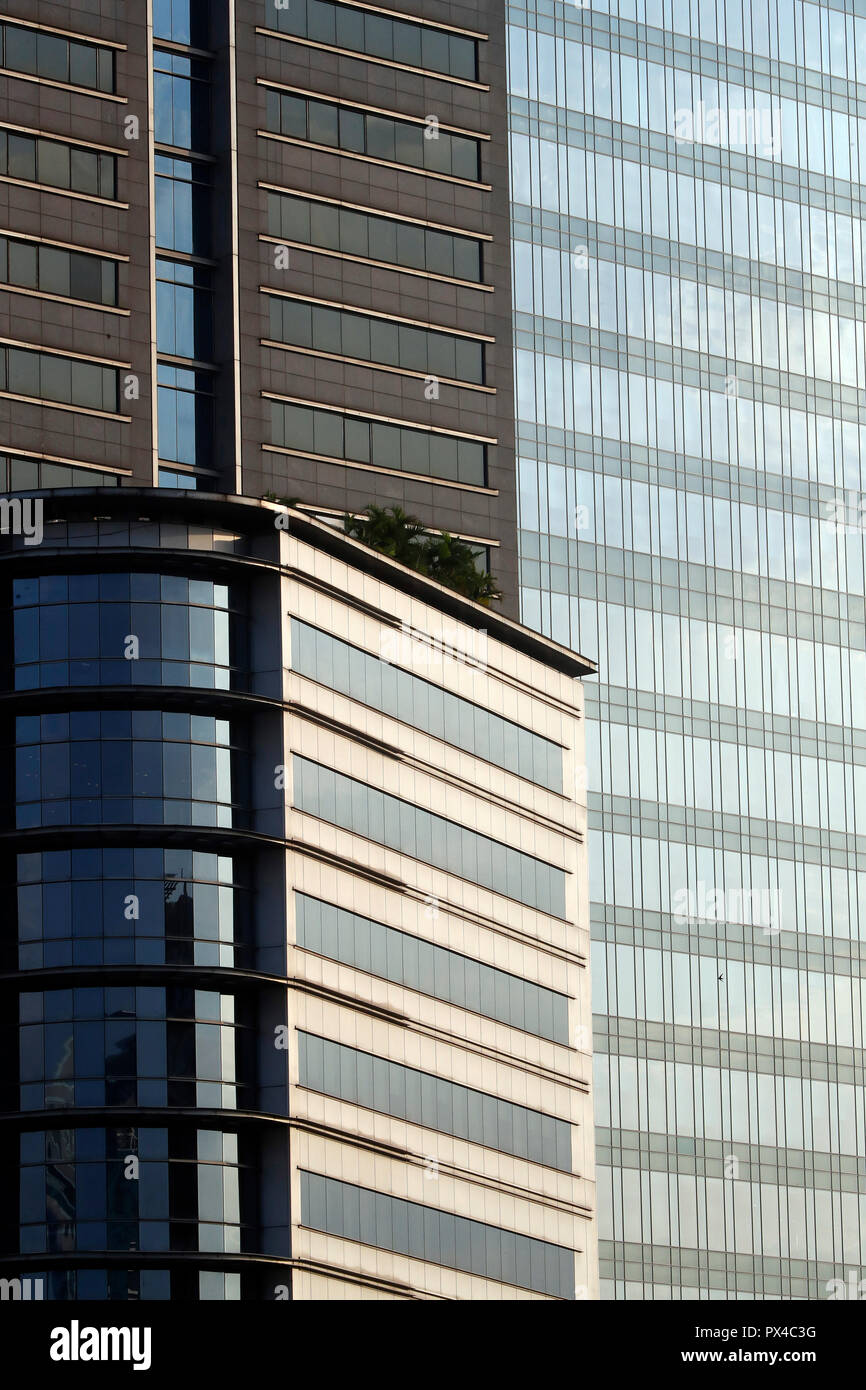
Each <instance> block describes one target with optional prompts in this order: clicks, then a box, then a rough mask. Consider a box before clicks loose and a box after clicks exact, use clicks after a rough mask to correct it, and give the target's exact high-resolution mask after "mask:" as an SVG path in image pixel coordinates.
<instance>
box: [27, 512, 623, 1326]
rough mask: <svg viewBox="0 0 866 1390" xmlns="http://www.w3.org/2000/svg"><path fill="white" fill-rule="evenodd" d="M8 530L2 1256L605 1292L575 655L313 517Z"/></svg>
mask: <svg viewBox="0 0 866 1390" xmlns="http://www.w3.org/2000/svg"><path fill="white" fill-rule="evenodd" d="M44 507H45V534H44V538H43V541H42V544H41V545H39V546H35V545H30V546H28V544H27V542H26V538H23V537H20V536H14V537H13V536H8V537H6V538H3V540H2V546H3V549H2V555H0V574H2V580H0V582H2V591H3V613H4V615H5V616H4V623H5V625H6V628H7V630H8V632H9V642H8V643H7V644H6V646H5V649H6V651H7V652H10V653H12V656H11V658H10V657H7V659H6V661H5V662H4V683H3V692H4V693H3V697H2V703H3V722H4V736H3V740H2V746H3V749H4V753H3V784H4V793H3V804H4V814H3V823H2V829H0V846H2V851H0V852H2V859H3V879H4V882H5V883H7V884H15V883H16V882H17V885H18V887H17V898H16V895H15V894H14V893H13V894H11V895H10V896H11V898H12V900H13V901H12V902H10V911H9V912H8V913H7V916H6V918H5V922H6V925H5V927H4V932H3V937H2V956H3V960H2V967H0V969H2V975H3V986H2V990H3V996H4V1004H3V1024H2V1033H3V1038H2V1058H3V1062H2V1071H0V1087H2V1108H3V1110H4V1112H6V1121H5V1123H4V1125H3V1131H2V1156H0V1166H2V1169H3V1182H2V1194H3V1195H2V1199H0V1208H2V1216H0V1231H2V1256H0V1272H2V1275H3V1277H4V1278H7V1279H19V1280H22V1281H30V1283H29V1284H28V1285H26V1287H28V1288H29V1289H31V1290H33V1289H38V1290H39V1293H38V1294H37V1293H31V1295H30V1296H31V1297H37V1296H38V1297H44V1298H53V1299H64V1300H65V1299H104V1298H111V1299H119V1300H123V1299H168V1298H180V1299H207V1300H213V1299H217V1300H221V1299H227V1300H228V1299H231V1300H234V1299H268V1300H270V1299H276V1300H283V1299H288V1298H292V1299H311V1298H315V1299H344V1298H351V1299H358V1298H397V1299H400V1298H433V1299H437V1298H438V1299H442V1298H445V1299H457V1298H461V1299H466V1298H469V1299H484V1300H490V1299H502V1298H508V1299H511V1298H533V1297H541V1298H545V1297H546V1298H559V1299H575V1298H581V1299H582V1298H594V1297H596V1296H597V1286H596V1275H595V1270H596V1253H595V1198H594V1178H593V1166H594V1147H593V1125H592V1100H591V1095H590V1069H591V1057H590V1050H589V1037H590V996H589V984H588V953H589V934H588V930H587V924H586V914H587V880H586V850H585V805H584V804H583V802H582V801H581V799H580V795H579V793H578V792H577V788H578V787H579V778H578V777H577V776H576V772H575V769H576V768H579V767H580V766H581V765H582V762H583V723H582V695H581V685H580V682H579V680H578V677H579V676H580V675H581V674H584V673H586V672H587V671H588V670H590V669H591V668H590V666H589V664H588V663H585V662H582V661H581V660H580V659H579V658H576V657H574V656H573V655H572V654H571V653H570V652H568V651H565V650H562V649H559V648H556V647H555V646H554V645H553V644H552V643H549V642H548V641H547V640H546V639H544V638H542V637H540V636H536V635H535V634H533V633H530V632H528V631H527V630H526V629H524V628H521V627H519V626H518V625H517V624H515V623H513V622H511V621H510V620H509V619H507V618H504V617H500V616H498V615H494V614H492V613H489V612H488V611H487V610H485V609H483V608H481V607H479V605H477V604H474V603H472V602H470V601H468V600H466V599H463V598H461V597H459V596H458V595H456V594H453V593H449V592H448V591H446V590H443V589H441V588H440V587H439V586H438V585H437V584H435V583H434V582H433V581H431V580H429V579H425V578H422V577H420V576H418V575H415V574H413V573H412V572H411V571H409V570H407V569H405V568H404V567H403V566H401V565H398V564H396V563H394V562H393V561H391V560H388V559H386V558H384V557H382V556H379V555H378V554H376V552H374V551H372V550H370V549H368V548H367V547H365V546H362V545H361V544H359V543H358V542H356V541H350V540H348V539H347V538H346V537H345V536H342V535H340V534H339V533H336V532H335V531H334V530H333V528H332V527H330V526H328V525H325V524H323V523H321V522H317V521H314V520H311V519H309V518H308V517H305V516H304V514H302V513H300V512H298V511H294V510H287V509H285V508H283V509H278V508H275V507H274V506H273V505H271V504H268V503H262V502H257V501H255V500H252V499H245V498H239V497H236V498H232V499H226V498H218V497H213V496H211V495H209V494H205V493H203V492H201V491H197V492H188V493H185V494H183V495H178V494H175V493H173V492H172V491H171V490H168V489H137V488H110V489H100V490H98V491H97V492H90V491H89V490H87V489H83V488H80V489H68V490H65V491H59V492H55V493H54V494H50V495H48V496H47V497H46V498H45V499H44Z"/></svg>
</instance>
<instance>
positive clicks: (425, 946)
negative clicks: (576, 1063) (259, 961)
mask: <svg viewBox="0 0 866 1390" xmlns="http://www.w3.org/2000/svg"><path fill="white" fill-rule="evenodd" d="M295 918H296V939H297V943H298V945H299V946H301V947H303V949H304V950H306V951H314V952H315V953H316V954H317V955H321V956H327V957H328V959H329V960H339V961H342V962H343V963H344V964H345V965H351V966H352V967H353V968H354V969H356V970H363V971H365V972H366V973H367V974H370V975H380V976H381V977H382V978H383V979H385V980H391V981H393V983H394V984H397V985H404V986H405V987H406V988H407V989H413V990H417V991H418V992H419V993H421V994H429V995H431V996H432V997H433V998H434V999H443V1000H445V1001H446V1002H447V1003H449V1004H455V1005H456V1006H457V1007H458V1008H460V1009H468V1010H470V1012H472V1013H477V1014H483V1015H484V1017H485V1018H494V1019H496V1020H497V1022H499V1023H505V1024H507V1025H508V1027H509V1028H520V1029H521V1030H522V1031H523V1032H525V1033H534V1034H535V1035H536V1036H537V1037H540V1038H548V1039H550V1041H551V1042H559V1043H565V1044H567V1043H568V1041H569V1031H568V999H567V998H566V996H565V995H564V994H557V993H556V992H555V991H554V990H552V989H546V988H545V987H544V986H543V985H537V984H534V983H533V982H532V981H531V980H522V979H520V977H519V976H517V975H510V974H508V972H507V971H505V970H497V969H495V968H494V967H493V966H492V965H485V964H484V963H483V962H482V961H479V960H474V959H473V958H472V957H471V956H463V955H460V953H459V952H458V951H449V950H447V949H446V948H445V947H444V946H434V945H433V944H432V943H431V942H429V941H424V940H423V939H422V938H421V937H417V936H412V935H410V934H409V933H407V932H402V931H398V930H397V929H396V927H387V926H385V924H384V923H383V922H374V921H373V920H372V919H371V918H370V917H361V916H359V915H358V913H356V912H349V911H348V910H347V909H346V908H343V907H335V906H334V905H333V903H326V902H322V901H321V899H319V898H311V897H309V896H308V895H307V894H305V893H295Z"/></svg>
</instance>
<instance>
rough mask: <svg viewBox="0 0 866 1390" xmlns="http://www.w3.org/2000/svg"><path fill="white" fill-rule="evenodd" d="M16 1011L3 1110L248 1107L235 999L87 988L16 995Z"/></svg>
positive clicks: (245, 1055) (239, 1005)
mask: <svg viewBox="0 0 866 1390" xmlns="http://www.w3.org/2000/svg"><path fill="white" fill-rule="evenodd" d="M18 1009H19V1026H18V1030H17V1038H15V1037H12V1038H8V1037H7V1039H6V1047H7V1048H8V1056H9V1058H10V1059H11V1058H14V1057H15V1056H16V1054H17V1057H18V1074H19V1078H20V1087H19V1095H18V1097H17V1098H16V1097H15V1096H14V1095H7V1096H6V1097H5V1100H6V1101H7V1102H8V1105H7V1108H9V1109H12V1110H15V1109H20V1110H52V1109H56V1108H60V1107H62V1106H84V1107H89V1106H94V1105H97V1106H100V1107H102V1106H105V1107H108V1108H111V1107H115V1106H129V1105H160V1106H165V1105H168V1106H199V1107H210V1106H213V1107H215V1108H217V1109H222V1110H234V1109H237V1108H238V1107H240V1108H241V1109H251V1108H252V1107H251V1106H250V1104H249V1098H250V1087H251V1085H252V1082H253V1077H254V1062H253V1055H252V1048H251V1044H250V1034H249V1029H250V1024H251V1021H252V1018H251V1013H250V1009H249V1007H248V1006H247V1002H246V1000H244V999H239V998H238V997H237V996H236V995H235V994H233V993H232V994H227V993H218V992H217V991H216V990H203V989H193V988H191V987H189V986H185V985H168V986H160V985H137V986H134V985H113V986H105V987H100V986H95V987H93V986H88V987H82V988H80V989H57V990H44V991H30V992H27V993H22V994H19V996H18ZM4 1031H6V1030H4ZM9 1069H10V1068H9V1066H8V1064H7V1074H8V1071H9Z"/></svg>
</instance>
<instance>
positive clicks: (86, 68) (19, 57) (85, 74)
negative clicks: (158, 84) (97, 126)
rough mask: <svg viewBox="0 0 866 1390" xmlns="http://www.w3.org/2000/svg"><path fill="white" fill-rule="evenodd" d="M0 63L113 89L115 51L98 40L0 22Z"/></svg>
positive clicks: (80, 84)
mask: <svg viewBox="0 0 866 1390" xmlns="http://www.w3.org/2000/svg"><path fill="white" fill-rule="evenodd" d="M0 54H2V56H0V67H4V68H8V69H10V71H12V72H25V73H28V74H30V75H32V76H33V77H45V78H48V79H49V80H50V81H52V82H69V83H70V84H72V85H73V86H75V87H90V88H92V89H93V90H94V91H97V92H114V90H115V86H114V53H113V51H112V50H111V49H110V48H104V47H100V46H99V45H98V44H92V43H82V42H80V41H79V40H78V39H66V38H64V37H63V36H62V35H60V34H45V33H40V32H39V31H38V30H36V29H26V28H24V26H23V25H17V24H8V23H2V24H0Z"/></svg>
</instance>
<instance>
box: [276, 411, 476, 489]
mask: <svg viewBox="0 0 866 1390" xmlns="http://www.w3.org/2000/svg"><path fill="white" fill-rule="evenodd" d="M262 396H263V397H264V398H265V400H268V401H282V402H283V403H284V404H285V405H306V406H309V407H310V409H311V410H331V411H334V412H335V413H336V414H337V415H347V416H349V418H350V419H353V420H373V421H375V423H376V424H377V425H397V426H399V427H400V428H401V429H407V430H422V431H423V432H424V433H425V434H443V435H445V436H446V437H447V438H448V439H468V440H470V441H471V442H472V443H474V444H498V443H499V440H498V439H497V438H496V437H495V435H489V434H467V433H466V431H465V430H449V429H446V428H445V427H444V425H424V424H421V423H420V422H419V421H417V420H402V419H398V418H397V417H396V416H394V415H371V414H369V413H368V412H365V411H363V410H347V409H346V408H345V406H342V405H326V404H325V402H324V401H308V400H304V398H303V397H302V396H283V395H280V393H279V392H278V391H263V392H262ZM484 490H485V491H487V489H484Z"/></svg>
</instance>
